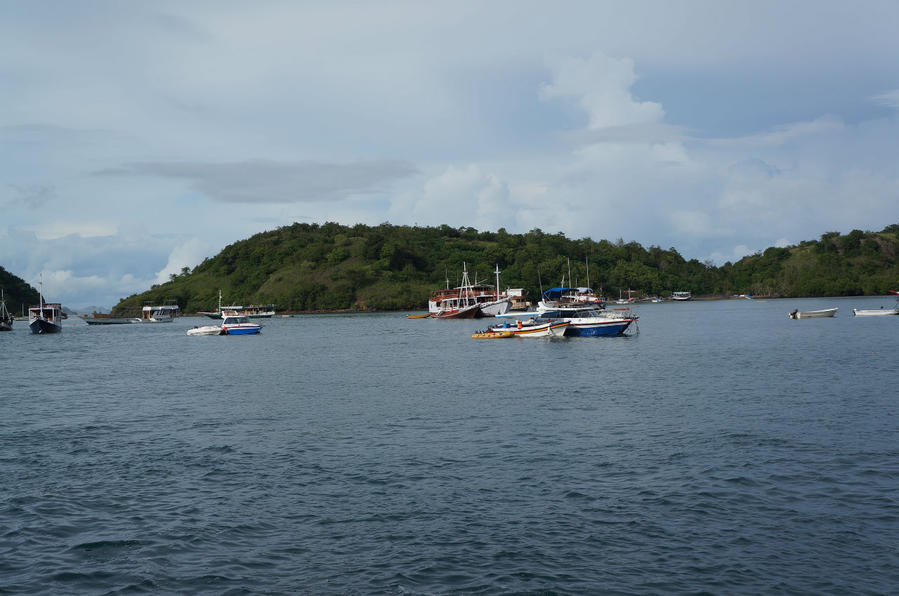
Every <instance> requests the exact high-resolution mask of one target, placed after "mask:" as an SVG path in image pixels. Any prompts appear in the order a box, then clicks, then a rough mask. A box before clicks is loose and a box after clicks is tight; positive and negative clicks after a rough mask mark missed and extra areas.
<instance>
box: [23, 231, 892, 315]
mask: <svg viewBox="0 0 899 596" xmlns="http://www.w3.org/2000/svg"><path fill="white" fill-rule="evenodd" d="M897 250H899V224H894V225H890V226H887V227H886V228H884V229H883V230H881V231H880V232H865V231H861V230H852V231H851V232H849V233H848V234H845V235H841V234H839V233H838V232H827V233H825V234H823V235H822V236H821V237H820V239H818V240H809V241H804V242H801V243H799V244H798V245H796V246H788V247H783V248H780V247H771V248H768V249H766V250H765V251H762V252H759V253H756V254H754V255H750V256H747V257H744V258H742V259H740V260H739V261H737V262H736V263H730V262H728V263H725V264H724V265H722V266H720V267H718V266H715V265H714V264H713V263H710V262H706V263H701V262H699V261H697V260H696V259H690V260H686V259H684V258H683V257H682V256H681V255H680V254H679V253H678V252H677V250H675V249H674V248H669V249H667V250H665V249H662V248H660V247H658V246H650V247H649V248H644V247H643V246H641V245H640V244H638V243H636V242H624V241H622V240H618V241H615V242H610V241H608V240H598V241H596V240H592V239H590V238H580V239H571V238H567V237H566V236H565V235H564V234H562V233H558V234H547V233H544V232H542V231H541V230H539V229H534V230H531V231H529V232H527V233H525V234H510V233H508V232H506V230H505V229H502V228H501V229H499V230H498V231H496V232H479V231H478V230H476V229H474V228H468V227H463V228H451V227H449V226H446V225H444V226H440V227H418V226H394V225H390V224H386V223H385V224H382V225H379V226H366V225H361V224H359V225H355V226H344V225H340V224H337V223H325V224H321V225H319V224H300V223H295V224H293V225H290V226H285V227H281V228H278V229H276V230H272V231H268V232H262V233H260V234H256V235H254V236H252V237H250V238H248V239H246V240H241V241H239V242H235V243H234V244H231V245H229V246H227V247H225V248H224V249H223V250H222V251H221V252H220V253H219V254H218V255H216V256H215V257H212V258H208V259H206V260H204V261H203V262H202V263H200V264H199V265H197V266H196V267H195V268H193V269H190V268H184V269H183V270H182V271H181V273H180V274H177V275H172V276H171V279H170V280H169V281H168V282H166V283H163V284H159V285H154V286H153V287H152V288H150V289H149V290H147V291H146V292H143V293H140V294H134V295H132V296H129V297H127V298H124V299H122V300H121V301H120V302H119V303H118V304H117V305H116V306H115V307H114V308H113V314H123V313H127V312H134V311H138V310H139V309H140V307H141V305H143V304H145V303H148V302H149V303H155V304H178V305H179V306H180V308H181V310H182V312H187V313H191V312H199V311H208V310H214V309H215V307H216V303H217V300H218V293H219V290H221V291H222V294H223V296H224V299H225V302H226V303H229V304H243V305H249V304H276V305H277V307H278V309H279V310H284V311H291V312H333V311H360V312H364V311H385V310H387V311H391V310H416V309H424V308H425V307H426V304H427V297H428V295H429V294H430V293H431V292H432V291H434V290H436V289H438V288H443V287H446V285H447V284H449V285H450V286H451V287H453V286H455V285H458V282H459V280H460V276H461V271H462V264H463V263H465V264H466V266H467V268H468V271H469V274H470V275H471V277H472V280H474V278H475V277H477V280H478V281H482V282H487V283H492V281H493V271H494V268H495V267H496V266H497V265H498V266H499V268H500V269H501V270H502V277H501V284H502V286H503V287H504V288H505V287H514V288H524V289H525V290H526V291H527V292H528V293H529V295H530V296H531V297H537V296H539V293H540V289H541V288H544V289H547V288H550V287H552V286H557V285H559V284H560V283H561V282H562V280H563V277H564V279H565V283H566V285H570V286H587V285H588V284H589V285H590V286H592V287H594V288H595V289H597V290H599V289H601V290H602V292H603V293H604V294H605V295H606V296H608V297H616V298H617V297H618V296H619V295H627V293H628V291H629V290H630V292H631V295H632V296H635V297H637V296H660V297H666V296H670V295H671V294H672V293H673V292H675V291H690V292H692V294H693V295H694V296H695V297H727V296H732V295H735V294H747V295H754V296H772V297H773V296H776V297H811V296H862V295H884V294H887V293H888V292H889V291H890V290H894V289H897V287H899V264H897V260H896V255H897ZM12 304H16V302H12Z"/></svg>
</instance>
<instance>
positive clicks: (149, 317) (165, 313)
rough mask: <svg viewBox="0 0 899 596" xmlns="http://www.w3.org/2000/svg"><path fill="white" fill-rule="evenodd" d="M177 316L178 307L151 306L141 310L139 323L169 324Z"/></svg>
mask: <svg viewBox="0 0 899 596" xmlns="http://www.w3.org/2000/svg"><path fill="white" fill-rule="evenodd" d="M176 314H178V305H177V304H175V305H165V306H152V305H148V306H145V307H143V308H142V309H141V313H140V319H141V323H171V322H172V321H173V320H175V315H176Z"/></svg>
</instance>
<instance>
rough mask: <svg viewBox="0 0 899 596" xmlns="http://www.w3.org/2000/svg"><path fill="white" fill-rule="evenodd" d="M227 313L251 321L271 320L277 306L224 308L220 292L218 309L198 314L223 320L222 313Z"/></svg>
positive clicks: (233, 306)
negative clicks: (246, 317) (234, 313)
mask: <svg viewBox="0 0 899 596" xmlns="http://www.w3.org/2000/svg"><path fill="white" fill-rule="evenodd" d="M225 311H229V312H236V313H238V314H241V315H246V316H248V317H250V318H251V319H270V318H272V317H273V316H275V305H274V304H265V305H262V306H243V305H239V304H231V305H229V306H222V291H221V290H219V305H218V308H217V309H215V310H214V311H211V312H210V311H205V310H201V311H200V312H198V313H197V314H200V315H204V316H206V317H209V318H210V319H221V318H222V313H223V312H225Z"/></svg>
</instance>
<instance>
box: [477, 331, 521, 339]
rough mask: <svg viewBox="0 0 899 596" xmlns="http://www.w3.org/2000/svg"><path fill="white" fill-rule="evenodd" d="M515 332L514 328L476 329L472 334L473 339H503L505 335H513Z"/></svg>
mask: <svg viewBox="0 0 899 596" xmlns="http://www.w3.org/2000/svg"><path fill="white" fill-rule="evenodd" d="M514 335H515V332H514V331H513V330H512V329H497V330H493V331H491V330H490V329H488V330H486V331H476V332H474V333H472V334H471V339H503V338H505V337H513V336H514Z"/></svg>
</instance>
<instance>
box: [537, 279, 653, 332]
mask: <svg viewBox="0 0 899 596" xmlns="http://www.w3.org/2000/svg"><path fill="white" fill-rule="evenodd" d="M568 289H569V288H552V289H550V290H547V291H545V292H543V295H542V298H543V299H542V300H540V301H539V302H538V303H537V315H538V316H540V317H543V318H550V319H562V320H564V321H568V323H570V325H569V326H568V328H567V329H566V330H565V335H569V336H572V337H615V336H619V335H624V333H625V332H626V331H627V330H628V328H630V327H631V325H633V324H634V323H635V322H636V321H637V319H639V317H638V316H637V315H635V314H633V313H632V312H631V310H630V309H629V308H624V309H620V310H619V309H615V310H614V311H612V312H609V311H606V310H604V309H602V308H600V307H597V306H595V305H591V304H577V303H572V302H568V301H566V300H562V299H560V298H561V297H563V296H564V295H565V293H566V290H568Z"/></svg>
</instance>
